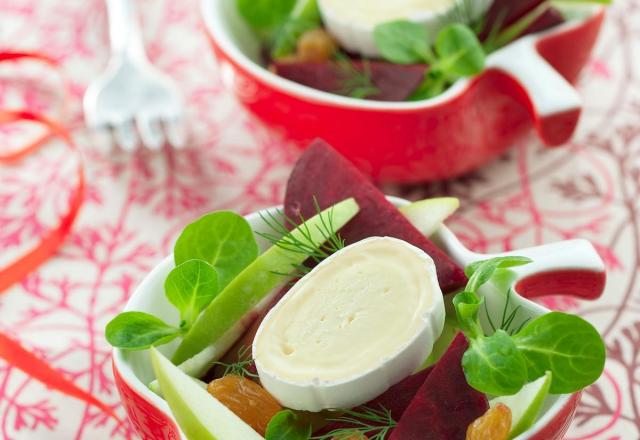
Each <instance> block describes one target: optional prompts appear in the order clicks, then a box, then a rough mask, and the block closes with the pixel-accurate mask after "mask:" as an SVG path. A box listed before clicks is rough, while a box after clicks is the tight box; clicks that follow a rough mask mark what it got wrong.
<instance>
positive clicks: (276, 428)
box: [264, 409, 311, 440]
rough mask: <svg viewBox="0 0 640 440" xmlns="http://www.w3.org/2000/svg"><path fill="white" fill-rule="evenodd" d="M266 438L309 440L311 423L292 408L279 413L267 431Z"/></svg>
mask: <svg viewBox="0 0 640 440" xmlns="http://www.w3.org/2000/svg"><path fill="white" fill-rule="evenodd" d="M264 437H265V440H308V439H309V437H311V425H310V424H309V423H308V422H306V421H305V420H304V419H303V418H302V417H300V415H298V414H296V413H294V412H293V411H291V410H290V409H286V410H283V411H280V412H279V413H277V414H276V415H275V416H273V418H272V419H271V421H270V422H269V425H267V431H266V433H265V436H264Z"/></svg>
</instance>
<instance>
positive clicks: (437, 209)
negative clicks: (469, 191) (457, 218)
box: [399, 197, 460, 237]
mask: <svg viewBox="0 0 640 440" xmlns="http://www.w3.org/2000/svg"><path fill="white" fill-rule="evenodd" d="M459 206H460V200H458V199H457V198H455V197H437V198H433V199H424V200H420V201H418V202H414V203H412V204H410V205H407V206H403V207H401V208H399V209H400V212H401V213H402V214H403V215H404V216H405V217H406V218H407V219H408V220H409V221H410V222H411V224H413V226H415V227H416V229H418V230H419V231H420V232H422V233H423V234H424V235H425V236H427V237H428V236H430V235H431V234H433V233H434V232H435V231H436V229H438V227H439V226H440V225H441V224H442V223H443V222H444V221H445V220H446V219H447V217H449V216H450V215H451V214H453V213H454V212H455V211H456V209H458V207H459Z"/></svg>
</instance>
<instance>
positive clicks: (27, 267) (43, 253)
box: [0, 52, 120, 422]
mask: <svg viewBox="0 0 640 440" xmlns="http://www.w3.org/2000/svg"><path fill="white" fill-rule="evenodd" d="M25 58H28V59H33V60H36V61H40V62H43V63H45V64H48V65H50V66H52V67H54V68H56V69H57V63H56V62H55V61H54V60H52V59H51V58H48V57H46V56H44V55H41V54H37V53H28V52H0V62H2V61H15V60H20V59H25ZM67 91H68V86H67V83H66V82H65V103H66V96H67ZM19 121H30V122H35V123H39V124H42V125H44V126H45V127H46V129H47V130H46V131H45V133H44V134H43V135H41V136H39V137H38V138H36V139H35V140H33V141H31V142H29V143H27V144H26V145H23V146H22V147H21V148H19V149H17V150H13V151H11V152H10V153H7V154H4V155H0V164H11V163H13V162H16V161H18V160H20V159H22V158H24V157H26V156H28V155H29V154H31V153H34V152H36V151H37V150H38V148H39V147H41V146H43V145H44V144H46V143H47V142H48V141H50V140H51V139H53V138H55V137H59V138H61V139H62V140H64V141H65V144H66V145H67V146H68V148H69V151H70V152H71V153H72V155H74V156H76V158H77V163H78V165H77V167H76V174H77V176H76V177H77V182H76V185H75V187H74V188H73V192H72V195H71V200H70V203H69V207H68V209H67V211H66V212H65V214H63V215H62V216H61V218H60V219H59V222H58V225H57V226H55V227H53V228H51V229H49V230H48V231H47V232H46V233H45V234H44V235H43V237H42V238H41V239H40V242H39V243H38V244H37V245H36V246H35V247H34V248H32V249H31V250H30V251H28V252H27V253H26V254H24V255H22V256H21V257H19V258H18V259H17V260H16V261H14V262H12V263H11V264H9V265H8V266H7V267H4V268H2V269H0V293H2V292H4V291H6V289H7V288H9V287H10V286H12V285H13V284H14V283H16V282H18V281H20V280H22V278H24V277H25V276H26V275H27V274H28V273H30V272H31V271H33V270H35V269H36V268H37V267H38V266H40V265H41V264H42V263H44V262H45V261H47V260H48V259H49V258H50V257H51V256H52V255H53V254H55V252H56V251H57V250H58V248H59V247H60V245H61V244H62V242H63V241H64V239H65V238H66V237H67V235H68V234H69V232H70V231H71V226H72V225H73V222H74V220H75V219H76V216H77V214H78V211H79V209H80V206H81V205H82V201H83V198H84V187H85V185H84V167H83V165H82V160H81V156H80V152H79V151H78V149H77V147H76V146H75V144H74V143H73V140H72V139H71V135H70V134H69V132H68V131H67V130H66V129H65V128H64V127H63V126H62V125H60V124H59V123H57V122H54V121H53V120H51V119H49V118H47V117H46V116H43V115H40V114H36V113H33V112H30V111H26V110H25V111H2V110H0V124H8V123H12V122H19ZM0 358H3V359H5V360H6V361H7V362H8V363H9V364H10V365H13V366H15V367H16V368H19V369H20V370H22V371H23V372H24V373H26V374H28V375H29V376H31V377H33V378H34V379H36V380H38V381H40V382H42V383H43V384H45V385H46V386H48V387H50V388H53V389H55V390H57V391H60V392H61V393H63V394H66V395H68V396H71V397H75V398H77V399H80V400H82V401H84V402H86V403H88V404H90V405H94V406H96V407H97V408H100V409H101V410H102V411H104V412H105V413H107V414H108V415H109V416H111V417H113V418H114V419H116V420H117V421H118V422H120V419H119V418H118V416H116V414H115V413H114V411H113V409H112V408H110V407H109V406H107V405H106V404H105V403H103V402H101V401H100V400H98V399H97V398H95V397H94V396H92V395H91V394H90V393H88V392H86V391H84V390H82V389H81V388H79V387H78V386H77V385H75V384H74V383H73V382H72V381H70V380H68V379H67V378H65V377H64V375H62V374H61V373H60V372H59V371H57V370H55V369H54V368H52V367H51V366H50V365H49V364H48V363H47V362H46V361H44V360H43V359H41V358H39V357H38V356H36V355H34V354H33V353H31V352H29V351H28V350H27V349H25V348H24V347H23V346H22V345H20V343H19V342H17V341H15V340H14V339H12V338H10V337H9V336H7V335H5V334H3V333H0Z"/></svg>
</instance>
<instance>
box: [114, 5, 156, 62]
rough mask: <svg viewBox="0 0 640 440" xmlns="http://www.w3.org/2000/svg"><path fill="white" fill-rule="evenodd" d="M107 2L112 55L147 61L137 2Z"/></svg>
mask: <svg viewBox="0 0 640 440" xmlns="http://www.w3.org/2000/svg"><path fill="white" fill-rule="evenodd" d="M106 1H107V10H108V13H109V39H110V40H111V52H112V54H113V55H119V56H131V57H133V58H137V59H140V60H146V59H147V55H146V53H145V50H144V44H143V42H142V34H141V33H140V26H139V24H138V20H137V17H136V9H135V4H134V1H135V0H106Z"/></svg>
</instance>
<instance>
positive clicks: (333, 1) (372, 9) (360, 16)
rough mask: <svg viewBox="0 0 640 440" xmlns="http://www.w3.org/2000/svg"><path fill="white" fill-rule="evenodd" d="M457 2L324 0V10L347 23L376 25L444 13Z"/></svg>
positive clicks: (450, 0) (440, 0)
mask: <svg viewBox="0 0 640 440" xmlns="http://www.w3.org/2000/svg"><path fill="white" fill-rule="evenodd" d="M455 3H456V0H393V1H390V0H322V6H323V9H324V10H331V13H332V14H334V15H335V16H338V17H341V19H343V20H344V21H345V22H349V21H355V22H357V23H363V24H368V25H376V24H378V23H384V22H387V21H393V20H399V19H407V18H411V17H412V16H414V15H416V14H425V13H434V14H438V13H442V12H445V11H446V10H448V9H449V8H451V7H452V6H453V5H454V4H455Z"/></svg>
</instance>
